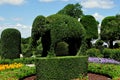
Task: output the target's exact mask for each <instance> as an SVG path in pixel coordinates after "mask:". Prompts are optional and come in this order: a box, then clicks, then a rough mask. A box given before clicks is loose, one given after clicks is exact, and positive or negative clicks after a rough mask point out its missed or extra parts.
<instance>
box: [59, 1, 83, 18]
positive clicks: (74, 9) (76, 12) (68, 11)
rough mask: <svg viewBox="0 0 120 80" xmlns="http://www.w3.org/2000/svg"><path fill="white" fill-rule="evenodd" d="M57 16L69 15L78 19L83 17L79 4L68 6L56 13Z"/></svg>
mask: <svg viewBox="0 0 120 80" xmlns="http://www.w3.org/2000/svg"><path fill="white" fill-rule="evenodd" d="M58 14H64V15H69V16H71V17H74V18H77V19H78V18H80V17H81V16H82V15H83V11H82V6H81V5H80V4H79V3H76V4H68V5H66V6H65V7H64V8H63V9H61V10H60V11H58Z"/></svg>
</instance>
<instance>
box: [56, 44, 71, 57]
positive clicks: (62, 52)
mask: <svg viewBox="0 0 120 80" xmlns="http://www.w3.org/2000/svg"><path fill="white" fill-rule="evenodd" d="M68 46H69V45H68V44H67V43H66V42H59V43H57V46H56V48H55V54H56V56H67V55H68V51H69V49H68Z"/></svg>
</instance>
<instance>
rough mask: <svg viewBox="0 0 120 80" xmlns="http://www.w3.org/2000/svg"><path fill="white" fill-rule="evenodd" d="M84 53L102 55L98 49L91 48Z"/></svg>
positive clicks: (93, 55) (91, 55) (95, 55)
mask: <svg viewBox="0 0 120 80" xmlns="http://www.w3.org/2000/svg"><path fill="white" fill-rule="evenodd" d="M86 54H87V55H88V56H89V57H103V55H102V54H101V53H100V50H99V49H96V48H91V49H88V50H87V51H86Z"/></svg>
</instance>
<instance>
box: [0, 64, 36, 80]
mask: <svg viewBox="0 0 120 80" xmlns="http://www.w3.org/2000/svg"><path fill="white" fill-rule="evenodd" d="M32 74H35V67H28V66H23V67H21V68H18V69H12V70H5V71H1V72H0V76H1V77H0V79H1V80H23V79H22V78H23V77H26V76H29V75H32ZM6 75H7V76H6Z"/></svg>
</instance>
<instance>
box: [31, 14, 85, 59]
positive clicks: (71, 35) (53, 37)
mask: <svg viewBox="0 0 120 80" xmlns="http://www.w3.org/2000/svg"><path fill="white" fill-rule="evenodd" d="M38 23H40V24H38ZM35 27H36V28H35ZM32 36H33V37H32V39H33V41H32V44H33V45H32V46H34V47H35V46H36V45H37V40H39V38H40V37H41V42H42V47H43V52H42V56H44V57H45V56H47V54H48V52H49V53H53V55H54V50H55V46H56V44H57V43H58V42H61V41H65V42H66V43H67V44H68V45H69V46H68V49H69V55H76V54H77V51H78V50H79V48H80V46H81V44H82V43H81V42H82V40H83V39H84V37H85V30H84V27H83V26H82V25H81V24H80V23H79V22H78V21H77V20H76V19H75V18H72V17H70V16H67V15H60V14H54V15H51V16H48V17H47V18H46V19H45V17H43V16H38V17H36V18H35V20H34V22H33V27H32Z"/></svg>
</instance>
